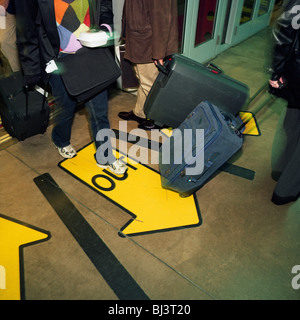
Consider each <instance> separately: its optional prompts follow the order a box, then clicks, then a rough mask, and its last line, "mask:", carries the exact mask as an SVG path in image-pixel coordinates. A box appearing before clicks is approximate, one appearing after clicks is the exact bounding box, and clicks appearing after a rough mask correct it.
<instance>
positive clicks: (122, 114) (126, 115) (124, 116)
mask: <svg viewBox="0 0 300 320" xmlns="http://www.w3.org/2000/svg"><path fill="white" fill-rule="evenodd" d="M118 116H119V118H121V119H123V120H126V121H130V120H132V121H136V122H138V123H142V122H143V121H145V118H140V117H138V116H136V115H135V114H134V113H133V111H129V112H119V114H118Z"/></svg>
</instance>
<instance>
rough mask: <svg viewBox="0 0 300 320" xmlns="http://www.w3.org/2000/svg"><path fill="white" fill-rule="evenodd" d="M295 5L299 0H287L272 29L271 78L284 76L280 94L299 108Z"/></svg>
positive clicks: (299, 61) (299, 54)
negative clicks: (283, 87)
mask: <svg viewBox="0 0 300 320" xmlns="http://www.w3.org/2000/svg"><path fill="white" fill-rule="evenodd" d="M295 6H300V0H289V1H287V5H286V7H285V9H284V12H283V14H282V15H281V16H280V17H279V19H278V21H277V26H276V28H275V29H274V32H273V35H274V52H273V75H272V80H278V79H279V78H280V77H281V76H284V77H285V78H286V80H287V87H286V88H285V89H284V91H283V94H282V96H283V97H285V98H286V99H287V100H288V102H289V105H290V106H293V107H297V108H300V90H299V89H300V39H299V37H300V29H299V27H298V24H300V16H299V14H298V12H299V11H298V10H295V8H294V7H295Z"/></svg>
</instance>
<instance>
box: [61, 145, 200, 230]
mask: <svg viewBox="0 0 300 320" xmlns="http://www.w3.org/2000/svg"><path fill="white" fill-rule="evenodd" d="M94 152H95V150H94V146H93V145H92V144H90V145H88V146H87V147H85V148H84V149H82V150H81V151H79V152H78V154H77V156H76V157H75V158H73V159H68V160H65V161H63V162H61V163H60V166H61V167H62V168H63V169H64V170H66V171H67V172H68V173H70V174H72V175H74V176H75V177H77V178H78V179H79V180H81V181H83V182H84V183H85V184H87V185H88V186H90V187H92V188H93V189H94V190H96V191H98V192H100V193H101V194H102V195H104V196H105V197H107V198H109V199H110V200H111V201H113V202H114V203H115V204H117V205H118V206H120V207H122V208H124V209H125V210H127V211H128V212H129V213H130V214H131V215H132V216H133V219H132V220H130V221H129V222H128V223H127V224H126V225H125V226H124V227H123V228H121V230H122V232H123V233H124V234H126V235H136V234H141V233H149V232H157V231H164V230H169V229H174V228H175V229H176V228H182V227H191V226H198V225H199V224H200V213H199V209H198V204H197V200H196V198H194V196H191V197H188V198H181V197H180V196H179V195H178V194H177V193H175V192H172V191H168V190H165V189H163V188H162V186H161V178H160V175H159V174H158V173H157V172H156V171H154V170H152V169H150V168H149V167H146V166H144V165H142V164H140V163H138V162H137V161H135V160H132V159H128V158H127V157H126V156H123V155H122V154H119V153H118V152H117V151H115V154H116V157H117V158H119V157H121V158H122V157H123V160H124V161H128V164H129V165H130V166H129V169H128V171H127V173H126V174H125V175H124V176H121V177H119V176H116V175H114V174H113V173H111V172H110V171H109V170H103V169H101V168H99V167H98V166H97V165H96V163H95V159H94Z"/></svg>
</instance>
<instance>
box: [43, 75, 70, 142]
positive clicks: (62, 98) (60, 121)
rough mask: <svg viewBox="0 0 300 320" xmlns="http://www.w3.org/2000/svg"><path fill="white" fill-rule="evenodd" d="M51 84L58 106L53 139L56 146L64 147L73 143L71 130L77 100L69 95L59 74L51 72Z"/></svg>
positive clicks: (56, 105)
mask: <svg viewBox="0 0 300 320" xmlns="http://www.w3.org/2000/svg"><path fill="white" fill-rule="evenodd" d="M49 84H50V86H51V91H52V95H53V98H54V103H55V107H56V108H57V112H56V113H55V119H54V127H53V130H52V141H53V143H54V144H55V146H56V147H58V148H64V147H67V146H69V145H70V144H71V142H70V140H71V130H72V123H73V118H74V111H75V107H76V101H75V100H74V99H72V98H71V97H70V96H69V94H68V92H67V90H66V88H65V85H64V83H63V81H62V78H61V76H60V75H59V74H57V73H53V74H51V76H50V79H49Z"/></svg>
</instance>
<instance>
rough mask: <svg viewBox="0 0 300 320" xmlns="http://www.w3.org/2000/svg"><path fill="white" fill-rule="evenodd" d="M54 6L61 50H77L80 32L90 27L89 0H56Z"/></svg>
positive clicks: (79, 46) (79, 45)
mask: <svg viewBox="0 0 300 320" xmlns="http://www.w3.org/2000/svg"><path fill="white" fill-rule="evenodd" d="M54 8H55V18H56V25H57V29H58V34H59V38H60V48H61V51H65V52H76V51H77V50H78V49H80V48H81V44H80V42H79V41H78V37H79V35H80V33H81V32H85V31H88V30H89V28H90V14H89V3H88V0H54Z"/></svg>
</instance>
